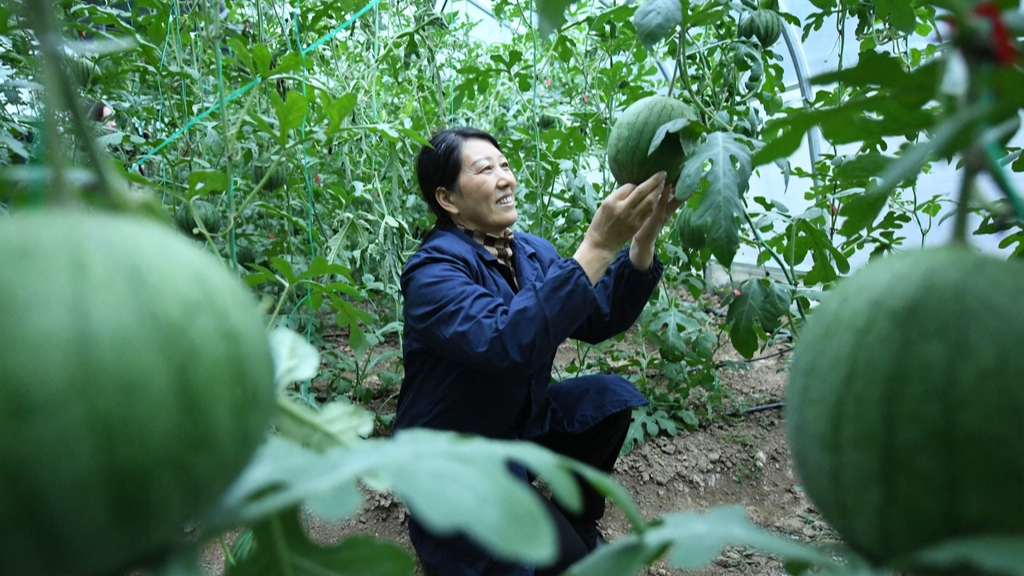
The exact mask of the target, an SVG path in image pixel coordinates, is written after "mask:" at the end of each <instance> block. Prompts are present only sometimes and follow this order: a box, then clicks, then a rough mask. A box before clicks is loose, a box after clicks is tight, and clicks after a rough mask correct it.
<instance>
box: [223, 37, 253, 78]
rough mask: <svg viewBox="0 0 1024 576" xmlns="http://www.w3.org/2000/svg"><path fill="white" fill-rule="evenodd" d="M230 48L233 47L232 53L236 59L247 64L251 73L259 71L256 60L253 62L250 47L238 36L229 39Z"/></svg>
mask: <svg viewBox="0 0 1024 576" xmlns="http://www.w3.org/2000/svg"><path fill="white" fill-rule="evenodd" d="M228 48H230V49H231V54H232V55H233V56H234V57H235V59H236V60H238V61H239V62H241V63H242V64H244V65H245V67H246V68H248V69H249V72H250V73H254V72H257V70H256V66H255V62H253V59H252V54H250V53H249V49H248V48H246V46H245V44H244V43H242V41H241V40H239V39H238V38H229V39H228Z"/></svg>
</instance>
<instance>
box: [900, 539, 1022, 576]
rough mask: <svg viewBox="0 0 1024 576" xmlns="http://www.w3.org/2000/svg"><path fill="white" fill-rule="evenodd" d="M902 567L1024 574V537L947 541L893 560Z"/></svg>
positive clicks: (1016, 575) (1007, 574)
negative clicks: (907, 556)
mask: <svg viewBox="0 0 1024 576" xmlns="http://www.w3.org/2000/svg"><path fill="white" fill-rule="evenodd" d="M893 566H894V567H897V568H899V569H900V570H904V569H906V570H908V571H913V572H917V571H919V570H920V571H921V572H930V571H931V570H922V569H932V570H935V569H938V570H936V572H943V573H945V572H946V571H948V572H950V573H960V572H961V571H963V572H970V573H974V571H975V570H968V568H974V569H976V570H978V571H980V572H982V573H985V574H992V575H993V576H994V575H997V574H1002V575H1005V576H1024V537H1021V536H975V537H971V538H962V539H955V540H947V541H945V542H942V543H940V544H937V545H935V546H930V547H928V548H926V549H925V550H922V551H920V552H916V553H914V554H912V555H910V557H909V558H904V559H899V560H896V561H895V562H893Z"/></svg>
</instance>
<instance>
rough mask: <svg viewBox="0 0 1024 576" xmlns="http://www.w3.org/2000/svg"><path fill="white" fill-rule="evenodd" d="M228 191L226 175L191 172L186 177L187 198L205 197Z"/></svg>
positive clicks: (222, 173) (214, 172)
mask: <svg viewBox="0 0 1024 576" xmlns="http://www.w3.org/2000/svg"><path fill="white" fill-rule="evenodd" d="M227 189H228V175H227V174H225V173H224V172H216V171H213V170H193V171H192V172H189V175H188V194H189V196H190V197H191V196H207V195H209V194H214V193H216V192H223V191H225V190H227Z"/></svg>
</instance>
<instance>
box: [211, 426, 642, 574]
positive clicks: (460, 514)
mask: <svg viewBox="0 0 1024 576" xmlns="http://www.w3.org/2000/svg"><path fill="white" fill-rule="evenodd" d="M509 462H518V463H521V464H522V465H523V466H525V467H526V468H528V469H530V470H532V471H534V472H535V473H537V475H538V476H540V477H542V478H544V481H545V483H546V484H547V486H548V487H549V488H550V489H551V492H552V493H553V494H554V496H555V498H556V499H557V500H558V501H559V502H560V503H561V504H562V505H563V506H565V507H566V508H569V509H578V508H579V506H580V505H581V504H582V500H581V495H580V491H579V489H578V484H577V482H576V480H575V478H574V473H575V474H578V475H581V476H583V477H584V479H585V480H586V481H587V482H589V483H590V484H591V485H593V486H594V487H595V488H596V489H597V490H598V491H599V492H601V493H602V494H604V495H605V496H607V497H608V498H609V499H610V500H612V502H614V503H616V504H618V505H619V507H620V508H621V509H622V510H623V512H624V513H625V515H626V516H627V517H628V518H629V519H630V521H631V522H633V523H634V525H636V526H641V525H642V524H643V522H644V521H643V518H642V516H641V514H640V511H639V509H638V508H637V507H636V504H635V503H633V501H632V500H631V499H630V496H629V493H628V492H627V491H626V490H625V488H622V487H621V486H619V485H618V484H616V483H615V482H614V480H612V479H611V477H609V476H608V475H607V474H604V473H602V472H599V471H597V470H595V469H594V468H590V467H588V466H586V465H584V464H581V463H578V462H576V461H574V460H570V459H568V458H565V457H563V456H559V455H558V454H555V453H554V452H551V451H548V450H546V449H544V448H542V447H540V446H537V445H535V444H531V443H526V442H502V441H497V440H489V439H485V438H475V437H467V436H463V435H458V434H453V433H448V432H439V431H432V430H405V431H402V432H400V433H398V434H396V435H395V437H394V438H393V439H374V440H365V441H363V442H360V443H358V444H357V445H356V446H352V447H345V448H335V449H331V450H328V451H326V452H323V453H317V452H314V451H312V450H310V449H307V448H304V447H302V446H299V445H298V444H295V443H292V442H289V441H286V440H283V439H281V438H277V437H272V438H271V439H270V440H269V441H268V442H267V444H265V445H264V446H263V448H262V449H261V450H260V451H259V452H258V453H257V455H256V457H255V458H254V459H253V461H252V462H251V463H250V465H249V467H248V468H247V469H246V470H245V472H244V473H243V474H242V476H241V477H240V478H239V479H238V480H237V481H236V482H235V484H234V485H233V486H232V487H231V488H230V489H229V490H228V492H227V493H226V494H225V495H224V498H223V500H222V502H221V504H220V507H219V508H218V510H217V511H216V512H215V514H214V515H213V516H212V517H211V518H210V519H209V520H208V522H207V523H206V525H207V526H210V527H214V528H216V527H231V526H237V525H243V524H251V523H252V522H259V521H261V520H262V519H264V518H266V517H267V516H268V515H269V514H274V513H277V512H280V511H282V510H285V509H288V508H291V507H293V506H295V505H297V504H300V503H306V504H308V505H309V506H310V507H311V508H313V510H314V511H316V512H317V513H321V514H323V513H327V514H328V515H330V516H333V517H336V518H337V517H341V516H344V515H347V514H351V513H352V512H354V511H355V510H357V509H358V507H359V491H358V489H357V482H358V481H362V482H363V483H365V484H367V485H369V486H371V487H373V488H375V489H378V490H392V491H394V493H395V494H397V495H398V496H399V497H401V498H402V499H403V500H404V501H405V502H406V503H407V504H408V505H409V509H410V510H411V511H412V513H413V514H414V515H415V516H416V517H417V518H418V520H419V521H420V522H421V523H423V524H424V525H425V526H426V527H427V528H428V529H430V530H432V531H433V532H435V533H438V534H452V533H455V532H462V533H465V534H467V535H468V536H469V537H471V538H473V539H474V540H475V541H476V542H478V543H479V544H480V545H482V546H483V547H485V548H487V549H488V550H489V551H490V552H491V553H492V554H494V555H495V556H496V557H499V558H502V559H506V560H510V561H520V562H529V563H543V562H549V561H551V560H553V559H554V558H555V555H556V553H557V538H556V533H555V530H554V526H553V524H552V522H551V519H550V517H549V516H548V514H547V512H546V511H545V509H544V505H543V503H542V502H541V497H540V495H539V494H538V493H537V491H536V490H535V489H534V488H532V487H531V486H530V485H529V484H527V483H526V482H525V481H523V480H522V479H521V478H520V477H519V476H517V475H516V474H515V473H514V471H513V470H512V469H511V468H510V467H509ZM484 503H486V505H484Z"/></svg>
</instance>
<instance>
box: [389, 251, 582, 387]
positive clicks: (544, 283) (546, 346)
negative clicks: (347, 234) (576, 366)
mask: <svg viewBox="0 0 1024 576" xmlns="http://www.w3.org/2000/svg"><path fill="white" fill-rule="evenodd" d="M402 291H403V294H404V296H405V322H406V334H407V338H408V337H409V336H411V337H414V338H415V339H416V341H417V344H418V345H421V346H424V347H426V348H428V349H430V350H432V351H433V352H434V353H435V354H438V355H440V356H443V357H446V358H451V359H453V360H456V361H458V362H460V363H464V364H466V365H469V366H471V367H473V368H476V369H480V370H487V371H496V370H497V371H504V370H516V371H519V370H524V371H529V370H532V369H534V368H536V367H537V366H539V365H541V364H542V363H544V362H550V361H551V357H552V356H553V355H554V353H555V351H556V350H557V348H558V346H559V345H560V344H561V343H562V342H563V341H565V340H566V339H567V338H568V337H569V335H570V333H571V332H572V330H573V329H575V328H576V327H577V326H579V325H580V323H581V322H583V320H584V319H585V318H587V316H588V315H589V314H590V312H591V310H593V308H594V307H595V306H596V305H597V293H596V291H595V290H594V289H593V287H592V286H591V285H590V281H589V280H588V279H587V275H586V272H584V270H583V268H582V267H581V266H580V265H579V263H578V262H576V261H575V260H571V259H565V260H560V261H557V262H554V263H553V264H552V265H551V267H550V268H549V269H548V271H547V274H546V275H545V276H544V278H543V279H541V280H540V281H538V282H533V283H530V284H528V285H526V286H523V287H522V288H521V289H520V291H519V293H518V294H516V295H515V297H514V298H513V299H512V301H511V303H510V304H506V303H505V301H504V300H503V299H502V298H501V297H499V296H497V295H495V294H492V293H490V292H489V291H488V290H487V289H485V288H484V287H483V286H481V285H480V284H479V283H478V282H476V281H474V279H473V277H472V272H471V270H470V267H469V265H468V264H467V262H465V261H464V260H463V259H462V258H461V257H460V256H459V255H457V254H448V253H444V252H442V251H432V252H430V253H429V254H420V255H417V257H414V258H412V259H410V261H409V263H408V265H407V266H406V269H405V271H404V272H403V274H402Z"/></svg>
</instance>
